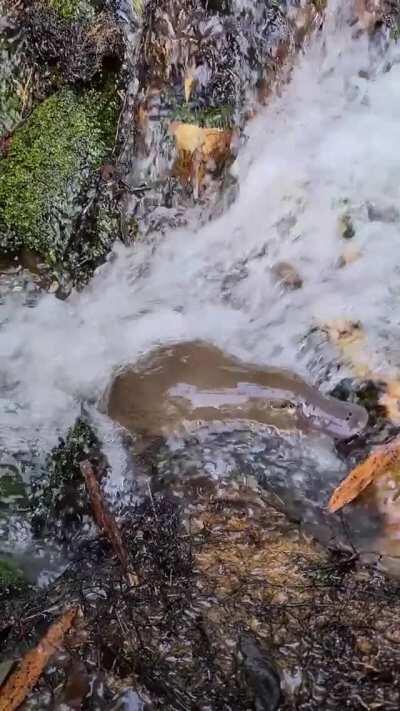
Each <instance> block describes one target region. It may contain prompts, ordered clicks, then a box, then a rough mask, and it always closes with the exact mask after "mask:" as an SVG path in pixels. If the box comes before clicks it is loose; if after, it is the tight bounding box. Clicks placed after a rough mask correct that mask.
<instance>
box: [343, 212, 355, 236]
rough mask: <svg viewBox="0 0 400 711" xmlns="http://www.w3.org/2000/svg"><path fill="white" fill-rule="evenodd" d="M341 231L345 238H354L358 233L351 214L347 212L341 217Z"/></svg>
mask: <svg viewBox="0 0 400 711" xmlns="http://www.w3.org/2000/svg"><path fill="white" fill-rule="evenodd" d="M339 232H340V236H341V237H343V239H352V238H353V237H354V235H355V233H356V231H355V229H354V226H353V221H352V219H351V217H350V215H348V214H345V215H342V216H341V217H340V218H339Z"/></svg>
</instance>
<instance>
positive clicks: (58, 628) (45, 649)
mask: <svg viewBox="0 0 400 711" xmlns="http://www.w3.org/2000/svg"><path fill="white" fill-rule="evenodd" d="M76 613H77V608H73V609H71V610H67V611H66V612H64V614H63V615H62V616H61V617H60V619H59V620H57V622H54V623H53V624H52V625H51V627H49V629H48V630H47V632H46V634H45V635H44V637H42V639H41V640H40V642H39V644H38V645H37V647H35V648H34V649H31V650H30V651H29V652H27V654H26V655H25V657H24V658H23V660H22V661H21V663H20V664H19V666H18V667H17V669H16V670H15V672H14V673H13V674H11V676H9V677H8V679H7V681H6V682H5V683H4V685H3V686H2V687H1V689H0V711H14V709H17V708H18V707H19V706H20V705H21V704H22V703H23V701H24V700H25V698H26V697H27V695H28V694H29V692H30V691H32V689H33V687H34V686H35V685H36V683H37V682H38V680H39V679H40V676H41V674H42V672H43V669H44V668H45V666H46V664H47V663H48V661H49V659H50V657H52V656H53V654H54V653H55V652H57V651H58V650H59V648H60V644H61V642H62V639H63V637H64V635H65V633H66V632H68V630H69V629H70V627H71V625H72V623H73V621H74V619H75V616H76Z"/></svg>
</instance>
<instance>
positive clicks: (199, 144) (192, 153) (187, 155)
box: [169, 121, 232, 198]
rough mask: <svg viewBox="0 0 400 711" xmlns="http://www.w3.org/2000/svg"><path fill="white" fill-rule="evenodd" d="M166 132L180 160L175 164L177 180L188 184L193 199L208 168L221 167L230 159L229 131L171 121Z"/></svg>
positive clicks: (196, 195) (230, 134)
mask: <svg viewBox="0 0 400 711" xmlns="http://www.w3.org/2000/svg"><path fill="white" fill-rule="evenodd" d="M169 130H170V132H171V134H172V135H173V136H174V138H175V142H176V147H177V149H178V153H179V157H178V160H177V162H176V164H175V167H176V166H178V169H177V171H176V172H177V174H178V175H179V177H180V178H185V180H186V179H188V180H190V181H191V182H192V184H193V189H194V194H195V197H196V198H197V197H198V192H199V187H200V184H201V183H202V181H203V178H204V176H205V174H206V173H207V172H209V171H210V165H214V166H215V167H216V166H220V165H221V164H223V163H224V162H225V161H226V160H227V158H229V157H230V156H231V139H232V131H230V130H226V129H222V128H203V127H201V126H196V124H192V123H181V122H179V121H173V122H172V123H171V124H170V127H169Z"/></svg>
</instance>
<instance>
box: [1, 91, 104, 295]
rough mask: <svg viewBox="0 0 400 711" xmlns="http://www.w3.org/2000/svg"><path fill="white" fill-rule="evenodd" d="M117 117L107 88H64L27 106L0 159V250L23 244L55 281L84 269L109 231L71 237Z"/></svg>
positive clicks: (92, 194) (79, 276) (88, 203)
mask: <svg viewBox="0 0 400 711" xmlns="http://www.w3.org/2000/svg"><path fill="white" fill-rule="evenodd" d="M117 115H118V102H117V101H116V98H115V95H114V92H113V91H112V90H110V89H106V90H103V91H97V90H89V91H87V92H86V93H85V94H84V95H80V94H78V93H75V92H74V91H72V90H70V89H63V90H61V91H60V92H58V93H56V94H54V95H53V96H51V97H49V98H48V99H46V100H45V101H44V102H43V103H42V104H40V105H39V106H38V107H37V108H36V109H35V110H34V111H33V113H32V114H31V116H30V118H29V120H28V121H27V122H26V123H25V124H24V125H23V126H22V127H21V128H20V129H19V130H18V131H16V132H15V134H14V136H13V139H12V143H11V146H10V150H9V152H8V155H7V158H3V159H2V161H0V167H1V174H0V250H2V251H3V252H4V251H5V252H7V251H11V252H12V253H14V252H15V251H16V250H18V249H22V248H24V249H29V250H31V251H33V252H35V253H37V254H39V255H41V257H42V258H43V260H44V261H45V262H46V264H47V266H48V267H49V268H51V269H52V270H53V271H54V273H55V274H58V275H60V279H61V278H62V276H63V275H65V274H66V275H68V277H69V278H71V279H72V281H74V282H79V281H81V282H82V281H84V280H85V278H87V276H88V275H89V274H91V272H92V271H93V269H94V267H95V266H96V265H97V264H98V263H99V260H101V259H102V258H103V257H104V255H105V253H106V252H107V250H108V249H109V247H110V244H111V242H112V240H113V239H114V238H115V234H113V235H111V234H108V241H107V239H106V240H105V239H104V236H103V235H102V234H100V232H99V234H97V233H96V234H92V235H88V234H84V235H80V239H75V240H74V235H75V233H76V231H78V233H79V230H80V229H81V226H82V220H85V219H87V217H86V216H87V213H88V211H90V209H92V206H93V204H94V201H95V198H96V187H97V185H98V180H99V178H98V176H97V174H96V171H97V170H98V168H99V167H100V165H101V163H102V161H103V160H104V158H105V156H106V155H107V152H109V151H110V150H111V148H112V145H113V142H114V134H115V124H116V120H117Z"/></svg>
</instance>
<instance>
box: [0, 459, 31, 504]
mask: <svg viewBox="0 0 400 711" xmlns="http://www.w3.org/2000/svg"><path fill="white" fill-rule="evenodd" d="M26 503H27V497H26V490H25V484H24V481H23V479H22V476H21V474H20V472H19V471H18V469H17V468H16V467H14V466H12V465H3V464H0V516H1V513H2V511H4V510H6V511H8V510H9V509H10V508H11V509H15V508H20V507H21V506H24V505H26Z"/></svg>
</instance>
